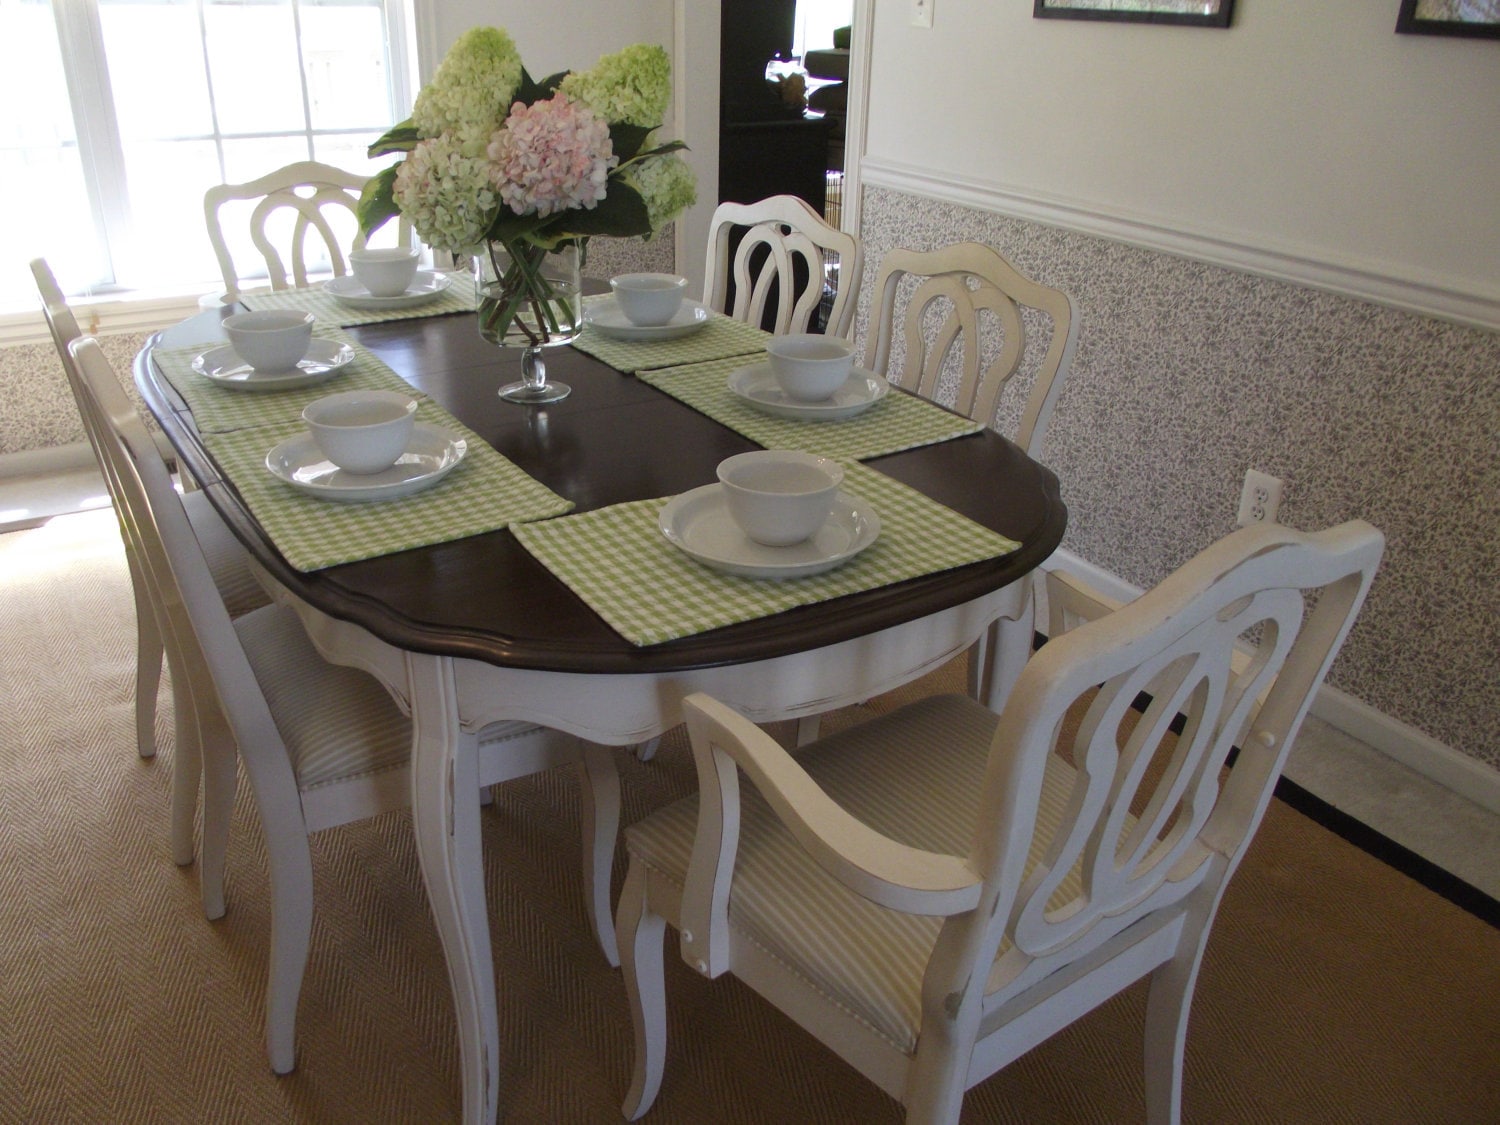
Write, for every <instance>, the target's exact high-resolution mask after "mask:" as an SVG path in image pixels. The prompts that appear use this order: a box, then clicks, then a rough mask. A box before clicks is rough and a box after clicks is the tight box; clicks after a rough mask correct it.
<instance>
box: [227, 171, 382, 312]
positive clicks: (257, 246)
mask: <svg viewBox="0 0 1500 1125" xmlns="http://www.w3.org/2000/svg"><path fill="white" fill-rule="evenodd" d="M365 181H366V177H364V176H361V175H359V174H357V173H355V172H346V171H344V170H343V169H341V168H335V167H333V166H332V165H330V164H321V163H319V162H318V161H315V160H303V161H299V162H297V163H295V164H288V165H287V166H286V167H284V168H278V169H276V170H275V171H274V172H268V173H266V175H264V176H261V177H259V178H257V179H254V180H251V181H249V182H248V183H243V184H218V185H216V186H214V187H211V188H209V189H208V191H206V192H204V194H203V217H204V221H205V222H206V224H207V226H208V241H209V243H210V245H212V246H213V249H214V257H215V258H216V259H217V260H218V263H219V270H220V272H221V273H222V274H223V276H224V293H223V294H222V295H221V296H220V298H219V299H220V301H222V302H223V303H224V304H232V303H233V302H234V301H235V300H236V299H238V297H239V294H240V290H241V288H242V282H243V281H244V280H246V279H247V278H258V277H261V276H263V277H265V278H266V279H267V282H268V283H269V285H270V287H271V288H272V289H287V288H296V289H305V288H307V286H308V278H309V276H311V274H312V273H315V272H316V270H317V269H318V268H320V267H322V266H323V264H324V262H325V260H326V268H327V270H328V271H329V273H331V275H332V276H334V277H343V276H345V275H346V274H347V273H348V272H349V267H348V262H347V260H346V254H345V251H346V250H348V249H353V250H358V249H360V248H361V247H363V246H364V245H365V236H364V233H363V232H362V231H361V230H360V229H359V224H358V221H357V219H356V214H357V212H356V208H357V206H358V204H359V197H360V192H361V191H362V190H363V189H364V186H365ZM246 204H251V205H253V206H251V207H250V209H249V213H248V216H247V227H248V230H247V235H248V239H249V242H248V245H247V244H246V243H245V236H242V235H239V234H232V233H231V232H230V231H229V230H227V229H226V222H225V219H226V218H227V217H228V212H230V211H233V210H236V209H239V210H243V205H246ZM287 221H290V223H291V227H290V230H289V231H288V230H287V229H286V227H285V223H286V222H287ZM397 229H398V233H397V240H398V245H401V246H409V245H411V225H410V223H409V221H408V220H406V219H404V218H403V219H402V220H401V222H400V224H399V226H398V228H397ZM273 235H274V236H276V238H273ZM278 239H279V240H280V241H281V245H280V246H278V245H277V240H278ZM235 248H238V249H239V250H240V256H241V258H248V257H250V256H251V255H250V250H251V249H252V248H253V250H254V251H256V252H257V253H258V254H259V255H260V258H261V260H262V263H263V267H264V268H263V271H262V270H252V269H250V268H249V267H248V265H247V263H246V262H244V261H241V262H240V264H239V266H238V267H237V266H236V262H235V254H234V252H233V251H234V249H235ZM283 255H285V256H283ZM309 267H312V269H310V268H309Z"/></svg>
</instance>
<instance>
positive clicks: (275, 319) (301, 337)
mask: <svg viewBox="0 0 1500 1125" xmlns="http://www.w3.org/2000/svg"><path fill="white" fill-rule="evenodd" d="M223 325H224V334H225V335H226V336H228V337H229V343H230V346H232V347H233V348H234V354H235V355H237V356H239V357H240V358H241V359H242V360H244V361H245V362H246V363H248V364H249V365H250V366H251V367H253V368H255V370H257V371H266V372H278V371H290V370H292V369H293V368H294V367H296V366H297V364H299V363H300V362H302V357H303V356H305V355H307V349H308V347H309V346H310V345H311V344H312V330H313V314H312V313H304V312H294V311H292V310H290V309H261V310H259V311H257V312H242V313H235V314H234V315H233V316H226V317H225V318H224V320H223Z"/></svg>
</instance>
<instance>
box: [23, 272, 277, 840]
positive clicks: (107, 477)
mask: <svg viewBox="0 0 1500 1125" xmlns="http://www.w3.org/2000/svg"><path fill="white" fill-rule="evenodd" d="M31 274H32V277H33V278H34V279H35V281H36V287H37V292H38V294H39V295H40V297H41V300H42V310H43V312H44V313H45V315H46V318H47V327H48V329H49V330H50V332H51V334H52V342H53V344H54V345H55V346H56V348H57V354H58V358H59V359H60V360H61V362H62V368H63V374H64V376H65V377H66V379H67V383H68V389H69V390H70V391H71V392H72V394H73V400H74V402H75V403H76V404H77V406H78V413H79V417H80V419H81V420H82V422H83V429H84V433H85V435H86V436H87V438H88V441H89V446H90V448H91V449H92V450H93V452H94V459H95V461H96V463H97V464H98V466H99V472H100V475H101V476H102V477H103V478H104V484H105V489H106V491H107V492H108V494H109V498H110V502H111V504H112V506H113V508H114V511H115V515H116V517H117V519H118V520H119V523H120V538H121V540H122V541H123V542H124V545H125V562H126V566H127V568H128V569H129V572H130V585H131V591H132V593H133V595H134V598H135V620H136V661H135V732H136V752H137V753H138V754H139V755H140V756H141V757H143V758H150V757H153V756H154V755H155V754H156V697H157V691H158V688H159V687H160V684H161V670H162V664H163V661H166V663H167V664H168V666H169V667H170V668H171V671H172V698H173V715H174V723H175V731H176V738H175V741H176V745H177V747H178V752H177V753H176V754H175V755H174V757H173V760H172V817H171V824H172V828H171V834H172V858H173V860H174V861H175V862H177V863H178V864H182V865H186V864H189V863H192V862H193V858H194V853H195V849H194V846H193V819H194V814H195V811H196V808H197V792H198V776H197V773H196V762H197V760H198V758H197V752H196V750H195V749H194V747H195V745H196V742H197V726H198V724H197V720H196V719H195V718H194V714H195V711H194V708H195V707H212V706H214V705H215V703H214V701H213V700H212V699H211V698H210V699H205V700H198V701H196V702H195V701H194V700H193V699H192V698H191V697H190V692H191V681H190V677H189V676H188V675H187V674H186V669H185V667H184V666H183V665H182V664H181V661H182V659H184V657H182V656H181V655H180V654H173V653H171V652H169V650H168V648H167V646H166V644H165V640H164V637H165V634H166V628H165V625H164V621H163V617H164V614H165V607H164V605H163V603H162V595H161V593H160V591H159V590H158V589H157V588H156V586H155V585H154V584H153V582H152V580H151V576H150V575H149V573H148V572H147V570H146V568H145V566H144V564H143V547H142V546H141V544H140V532H139V527H140V523H141V519H142V513H139V512H136V511H134V510H133V509H132V508H131V506H130V505H131V497H130V495H129V493H128V492H127V491H126V490H125V489H123V488H122V487H121V484H120V481H119V480H118V478H117V476H116V474H115V473H114V471H113V470H112V466H111V463H110V461H109V459H108V457H107V455H106V445H105V440H106V439H105V438H104V437H103V432H104V431H103V424H102V422H101V421H100V419H99V418H98V417H97V415H96V413H95V410H94V408H93V403H92V400H91V398H90V397H89V395H88V394H86V393H85V391H84V388H83V385H82V383H81V376H80V374H79V372H78V368H77V365H76V363H75V362H74V359H73V355H72V353H71V352H70V351H69V350H68V347H69V345H70V344H71V343H72V342H73V341H74V340H76V339H78V338H79V337H80V335H81V333H80V332H79V329H78V322H77V319H76V318H75V317H74V316H73V312H72V310H71V309H70V308H69V307H68V303H67V301H66V300H65V299H64V298H63V294H62V290H61V288H60V287H59V286H58V284H57V280H56V279H55V278H54V277H53V275H52V270H51V269H50V268H49V267H48V265H47V262H46V260H45V259H42V258H36V259H34V260H33V261H32V262H31ZM182 506H183V510H184V512H185V513H186V515H187V519H188V522H189V524H190V525H191V526H192V529H193V535H194V537H195V538H196V539H197V540H198V543H199V545H200V546H201V547H202V549H203V554H204V558H205V559H206V561H207V564H208V569H209V574H210V576H211V577H212V579H213V583H214V588H215V589H217V590H218V591H219V596H220V597H221V598H222V599H223V601H224V605H225V607H226V609H227V610H228V612H229V614H230V616H231V617H238V616H240V615H242V614H245V613H248V612H250V611H251V610H253V609H256V608H258V607H260V606H263V605H267V604H268V603H269V601H270V598H269V597H268V596H267V594H266V592H265V591H264V590H263V589H262V588H261V585H260V583H259V582H257V581H256V579H255V576H254V574H253V573H252V572H251V570H250V566H249V556H248V554H247V553H246V551H245V548H244V547H243V546H242V545H241V544H240V541H239V540H238V539H236V538H235V537H234V533H233V532H231V531H230V530H229V528H228V526H226V525H225V523H224V521H223V520H222V519H220V518H219V514H218V512H216V511H215V510H214V508H213V506H212V505H211V504H209V502H208V499H207V497H205V496H204V495H203V494H202V493H200V492H197V491H196V490H187V489H185V490H184V495H183V497H182Z"/></svg>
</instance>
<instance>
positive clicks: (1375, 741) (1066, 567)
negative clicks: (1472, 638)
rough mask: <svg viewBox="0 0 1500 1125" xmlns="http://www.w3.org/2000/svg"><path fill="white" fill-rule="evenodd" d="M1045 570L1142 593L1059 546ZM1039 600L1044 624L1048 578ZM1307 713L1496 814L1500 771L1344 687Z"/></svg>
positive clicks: (1114, 594)
mask: <svg viewBox="0 0 1500 1125" xmlns="http://www.w3.org/2000/svg"><path fill="white" fill-rule="evenodd" d="M1041 569H1042V570H1044V571H1050V570H1058V571H1061V572H1063V573H1064V574H1068V575H1071V576H1073V577H1075V578H1078V579H1080V580H1081V581H1083V582H1086V583H1087V584H1088V585H1089V586H1091V587H1092V588H1093V589H1095V590H1097V591H1099V593H1101V594H1103V595H1105V596H1106V597H1110V598H1114V599H1115V600H1117V601H1121V602H1128V601H1133V600H1135V599H1136V598H1138V597H1140V595H1141V593H1142V592H1143V591H1142V590H1141V588H1140V587H1139V586H1135V585H1132V584H1131V583H1129V582H1127V581H1125V579H1123V578H1121V577H1120V576H1119V575H1117V574H1114V573H1113V572H1111V571H1108V570H1105V569H1104V568H1103V567H1101V566H1098V565H1096V564H1095V563H1091V562H1089V561H1088V560H1087V559H1085V558H1082V557H1081V556H1079V555H1076V554H1074V553H1073V552H1072V551H1069V550H1068V549H1067V548H1066V547H1059V548H1058V549H1057V550H1056V551H1054V552H1052V555H1051V556H1050V557H1049V558H1048V559H1047V561H1046V562H1044V563H1043V564H1042V566H1041ZM1036 589H1037V596H1038V599H1039V604H1038V606H1037V611H1036V619H1037V621H1038V622H1040V623H1041V625H1039V626H1038V627H1039V628H1044V627H1045V624H1046V621H1047V605H1046V600H1045V599H1046V596H1047V595H1046V589H1047V587H1046V583H1044V582H1043V583H1038V584H1037V586H1036ZM1310 713H1311V714H1313V715H1315V716H1317V717H1318V718H1319V719H1321V720H1323V722H1325V723H1327V724H1328V725H1329V726H1331V727H1333V728H1335V729H1336V730H1340V731H1343V732H1344V733H1345V734H1347V735H1349V737H1351V738H1355V739H1358V740H1359V741H1360V742H1363V743H1365V744H1366V745H1367V746H1369V747H1370V748H1372V749H1374V750H1378V751H1379V752H1380V753H1382V754H1384V755H1385V756H1386V757H1387V758H1390V759H1391V760H1392V761H1396V762H1400V763H1401V764H1402V765H1403V766H1406V767H1407V768H1408V769H1411V770H1415V771H1416V772H1417V773H1419V774H1421V775H1422V776H1423V777H1425V778H1427V779H1428V780H1429V781H1432V782H1435V783H1436V784H1438V785H1441V786H1443V787H1444V788H1445V789H1448V790H1450V791H1452V792H1453V793H1456V794H1458V795H1459V796H1460V797H1463V798H1465V799H1466V800H1469V801H1472V802H1473V803H1474V804H1476V805H1479V806H1480V807H1481V808H1484V809H1487V810H1488V811H1490V812H1492V813H1496V814H1500V771H1496V770H1492V769H1490V768H1489V767H1488V766H1487V765H1485V764H1484V763H1483V762H1480V761H1478V760H1477V759H1475V758H1471V757H1470V756H1469V755H1467V754H1464V753H1462V752H1460V751H1458V750H1455V749H1453V747H1451V746H1448V745H1447V744H1446V743H1443V742H1439V741H1438V740H1437V739H1435V738H1433V737H1432V736H1431V735H1429V734H1427V733H1426V732H1425V731H1421V730H1418V729H1417V728H1416V727H1414V726H1412V725H1411V724H1409V723H1404V722H1402V721H1401V720H1400V719H1397V718H1393V717H1392V716H1390V715H1387V714H1385V713H1384V712H1383V711H1379V710H1377V709H1376V708H1374V707H1371V706H1370V705H1369V704H1368V703H1365V702H1364V701H1363V700H1361V699H1357V698H1355V697H1354V696H1352V695H1350V694H1349V693H1348V692H1346V691H1340V690H1339V689H1338V688H1336V687H1332V686H1331V685H1329V684H1327V683H1324V684H1323V686H1322V687H1320V688H1319V689H1318V693H1317V694H1316V695H1315V696H1313V701H1312V707H1311V711H1310Z"/></svg>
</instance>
